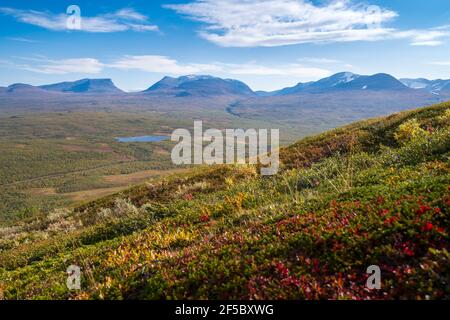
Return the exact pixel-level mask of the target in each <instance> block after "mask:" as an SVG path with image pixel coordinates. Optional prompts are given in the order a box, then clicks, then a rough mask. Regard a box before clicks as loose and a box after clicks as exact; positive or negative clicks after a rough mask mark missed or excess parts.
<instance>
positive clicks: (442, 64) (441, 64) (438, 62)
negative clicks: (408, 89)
mask: <svg viewBox="0 0 450 320" xmlns="http://www.w3.org/2000/svg"><path fill="white" fill-rule="evenodd" d="M428 64H431V65H434V66H450V61H433V62H429V63H428Z"/></svg>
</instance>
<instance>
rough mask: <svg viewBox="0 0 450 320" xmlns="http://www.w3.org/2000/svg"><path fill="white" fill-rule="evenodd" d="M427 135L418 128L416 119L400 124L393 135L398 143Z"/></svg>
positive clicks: (418, 124)
mask: <svg viewBox="0 0 450 320" xmlns="http://www.w3.org/2000/svg"><path fill="white" fill-rule="evenodd" d="M428 134H429V133H428V132H427V131H425V130H424V129H422V128H421V127H420V123H419V122H418V121H417V119H411V120H408V121H406V122H404V123H402V124H401V125H400V126H399V127H398V130H397V132H396V133H395V134H394V137H395V139H396V140H397V141H398V142H402V143H403V142H407V141H411V140H413V139H416V138H419V137H425V136H427V135H428Z"/></svg>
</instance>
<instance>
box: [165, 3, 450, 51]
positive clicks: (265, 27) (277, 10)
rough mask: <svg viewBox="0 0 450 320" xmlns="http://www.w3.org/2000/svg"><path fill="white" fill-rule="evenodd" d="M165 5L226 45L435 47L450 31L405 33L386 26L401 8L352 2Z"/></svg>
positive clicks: (216, 41) (202, 34) (210, 36)
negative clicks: (388, 43)
mask: <svg viewBox="0 0 450 320" xmlns="http://www.w3.org/2000/svg"><path fill="white" fill-rule="evenodd" d="M165 7H166V8H169V9H172V10H175V11H176V12H177V13H179V14H181V15H183V16H186V17H188V18H190V19H192V20H195V21H198V22H201V23H203V25H204V27H203V28H202V29H201V30H200V31H199V35H200V36H201V37H202V38H204V39H206V40H208V41H210V42H213V43H215V44H217V45H219V46H224V47H259V46H262V47H272V46H282V45H291V44H301V43H326V42H351V41H377V40H383V39H399V38H406V39H410V40H411V41H412V42H411V44H412V45H415V46H431V45H439V44H441V43H442V41H441V40H440V39H442V38H444V37H449V36H450V34H449V32H448V30H437V29H433V30H412V31H406V32H404V31H399V30H396V29H394V28H389V27H386V26H385V24H386V23H388V22H389V21H392V20H393V19H394V18H396V17H398V14H397V13H396V12H394V11H391V10H387V9H383V8H381V7H379V6H374V5H367V4H363V3H359V4H358V3H355V2H354V1H350V0H330V1H328V2H327V3H326V4H324V5H316V4H314V3H313V2H311V1H308V0H194V1H193V2H191V3H187V4H172V5H166V6H165ZM424 38H427V39H424Z"/></svg>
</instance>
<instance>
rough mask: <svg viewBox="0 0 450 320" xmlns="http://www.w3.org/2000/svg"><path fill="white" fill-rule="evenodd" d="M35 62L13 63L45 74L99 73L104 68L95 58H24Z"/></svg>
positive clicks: (17, 66) (19, 67) (24, 68)
mask: <svg viewBox="0 0 450 320" xmlns="http://www.w3.org/2000/svg"><path fill="white" fill-rule="evenodd" d="M22 59H24V60H28V61H32V62H33V63H13V65H14V66H15V67H16V68H18V69H22V70H27V71H32V72H37V73H44V74H69V73H82V74H97V73H100V72H101V71H102V69H103V64H102V63H101V62H100V61H98V60H97V59H93V58H79V59H61V60H51V59H41V58H22Z"/></svg>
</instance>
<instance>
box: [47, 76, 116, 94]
mask: <svg viewBox="0 0 450 320" xmlns="http://www.w3.org/2000/svg"><path fill="white" fill-rule="evenodd" d="M39 88H41V89H44V90H49V91H58V92H72V93H122V92H123V91H122V90H120V89H119V88H117V87H116V86H115V85H114V83H113V82H112V80H111V79H81V80H77V81H70V82H69V81H67V82H59V83H55V84H49V85H43V86H39Z"/></svg>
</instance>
